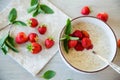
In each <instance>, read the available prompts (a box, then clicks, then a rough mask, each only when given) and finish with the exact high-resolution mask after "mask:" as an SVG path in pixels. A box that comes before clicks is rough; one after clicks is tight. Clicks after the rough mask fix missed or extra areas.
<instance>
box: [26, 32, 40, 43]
mask: <svg viewBox="0 0 120 80" xmlns="http://www.w3.org/2000/svg"><path fill="white" fill-rule="evenodd" d="M28 39H29V41H30V42H37V40H38V35H37V34H36V33H30V34H29V35H28Z"/></svg>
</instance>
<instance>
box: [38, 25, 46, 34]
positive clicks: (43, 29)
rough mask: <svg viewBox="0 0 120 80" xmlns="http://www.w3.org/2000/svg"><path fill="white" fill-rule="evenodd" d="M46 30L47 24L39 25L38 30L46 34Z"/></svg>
mask: <svg viewBox="0 0 120 80" xmlns="http://www.w3.org/2000/svg"><path fill="white" fill-rule="evenodd" d="M46 31H47V27H46V25H42V26H39V27H38V32H39V33H40V34H45V32H46Z"/></svg>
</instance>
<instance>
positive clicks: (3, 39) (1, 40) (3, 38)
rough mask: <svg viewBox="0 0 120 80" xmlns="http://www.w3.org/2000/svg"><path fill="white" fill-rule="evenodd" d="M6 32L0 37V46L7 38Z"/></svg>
mask: <svg viewBox="0 0 120 80" xmlns="http://www.w3.org/2000/svg"><path fill="white" fill-rule="evenodd" d="M7 37H8V34H7V35H4V36H3V37H2V38H1V39H0V47H1V46H2V45H3V44H4V42H5V40H6V39H7Z"/></svg>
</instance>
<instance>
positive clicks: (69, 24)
mask: <svg viewBox="0 0 120 80" xmlns="http://www.w3.org/2000/svg"><path fill="white" fill-rule="evenodd" d="M65 34H66V35H69V34H71V21H70V19H67V23H66V28H65Z"/></svg>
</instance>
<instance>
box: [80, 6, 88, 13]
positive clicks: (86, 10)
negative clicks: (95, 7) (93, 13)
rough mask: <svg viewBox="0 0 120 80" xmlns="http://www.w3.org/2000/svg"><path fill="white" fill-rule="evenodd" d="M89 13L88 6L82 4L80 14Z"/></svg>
mask: <svg viewBox="0 0 120 80" xmlns="http://www.w3.org/2000/svg"><path fill="white" fill-rule="evenodd" d="M89 13H90V8H89V7H88V6H84V7H83V8H82V10H81V14H83V15H88V14H89Z"/></svg>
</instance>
